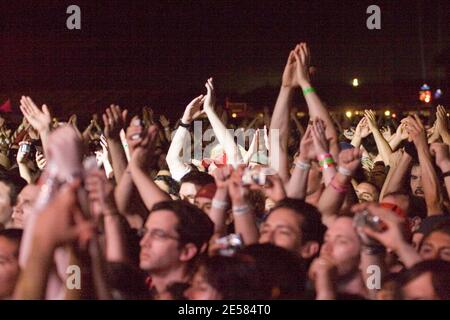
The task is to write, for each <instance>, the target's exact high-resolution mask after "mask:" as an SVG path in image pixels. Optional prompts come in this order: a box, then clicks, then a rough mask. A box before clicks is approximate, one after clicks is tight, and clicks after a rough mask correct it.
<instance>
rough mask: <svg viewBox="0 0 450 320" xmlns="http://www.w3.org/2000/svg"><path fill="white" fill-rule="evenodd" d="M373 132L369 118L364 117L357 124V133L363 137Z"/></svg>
mask: <svg viewBox="0 0 450 320" xmlns="http://www.w3.org/2000/svg"><path fill="white" fill-rule="evenodd" d="M371 133H372V132H371V131H370V128H369V124H368V122H367V118H366V117H363V118H362V119H361V120H360V121H359V122H358V125H357V126H356V129H355V135H358V136H359V137H361V138H365V137H367V136H368V135H369V134H371Z"/></svg>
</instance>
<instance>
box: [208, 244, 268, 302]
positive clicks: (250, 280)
mask: <svg viewBox="0 0 450 320" xmlns="http://www.w3.org/2000/svg"><path fill="white" fill-rule="evenodd" d="M200 266H201V267H203V270H204V273H205V274H204V277H205V279H206V281H207V282H208V284H210V285H211V286H212V287H213V288H214V289H216V290H217V291H218V292H219V293H220V294H221V295H222V299H223V300H254V299H257V300H263V299H270V294H271V291H270V287H269V286H268V285H267V284H266V283H265V279H263V274H262V273H261V272H259V270H258V262H257V261H256V260H255V259H254V258H252V257H251V256H249V255H243V254H240V253H238V254H236V255H234V256H232V257H225V256H221V255H216V256H213V257H210V258H206V259H205V260H203V262H202V263H201V265H200Z"/></svg>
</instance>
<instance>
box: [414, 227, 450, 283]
mask: <svg viewBox="0 0 450 320" xmlns="http://www.w3.org/2000/svg"><path fill="white" fill-rule="evenodd" d="M434 232H442V233H445V234H447V235H448V236H450V221H444V222H441V223H438V224H436V225H434V227H432V228H431V229H430V230H428V232H427V233H425V235H424V236H423V239H422V241H421V243H420V246H422V244H423V243H424V242H425V240H426V239H427V238H428V237H429V236H430V235H431V234H432V233H434ZM449 285H450V284H449Z"/></svg>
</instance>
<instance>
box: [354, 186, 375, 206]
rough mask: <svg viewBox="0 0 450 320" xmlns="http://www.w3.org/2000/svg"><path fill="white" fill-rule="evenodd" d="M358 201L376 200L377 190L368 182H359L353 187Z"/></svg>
mask: <svg viewBox="0 0 450 320" xmlns="http://www.w3.org/2000/svg"><path fill="white" fill-rule="evenodd" d="M355 192H356V195H357V196H358V199H359V202H373V201H378V196H379V194H378V190H377V189H376V188H375V187H374V186H373V185H371V184H370V183H366V182H361V183H360V184H358V186H357V187H356V189H355Z"/></svg>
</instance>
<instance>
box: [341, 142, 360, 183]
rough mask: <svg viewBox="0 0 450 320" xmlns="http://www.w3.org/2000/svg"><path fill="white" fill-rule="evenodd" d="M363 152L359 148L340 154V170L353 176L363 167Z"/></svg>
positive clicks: (343, 151)
mask: <svg viewBox="0 0 450 320" xmlns="http://www.w3.org/2000/svg"><path fill="white" fill-rule="evenodd" d="M361 157H362V150H361V149H359V148H352V149H345V150H342V151H341V152H339V160H338V164H339V167H340V168H344V169H345V170H347V171H349V172H350V173H351V175H352V176H353V175H354V174H355V172H356V170H358V168H359V166H360V165H361Z"/></svg>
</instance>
